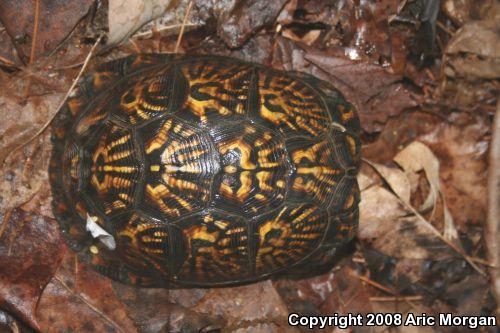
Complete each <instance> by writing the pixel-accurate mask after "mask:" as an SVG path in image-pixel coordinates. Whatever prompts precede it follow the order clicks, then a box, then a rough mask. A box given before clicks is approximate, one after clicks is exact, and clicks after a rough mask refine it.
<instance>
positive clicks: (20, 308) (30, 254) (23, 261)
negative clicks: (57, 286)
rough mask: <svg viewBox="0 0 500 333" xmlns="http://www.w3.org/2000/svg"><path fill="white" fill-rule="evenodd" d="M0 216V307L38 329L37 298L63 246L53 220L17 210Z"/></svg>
mask: <svg viewBox="0 0 500 333" xmlns="http://www.w3.org/2000/svg"><path fill="white" fill-rule="evenodd" d="M11 212H12V214H10V213H11ZM0 217H1V218H2V221H1V222H0V223H1V224H0V305H1V306H2V307H4V308H6V309H8V310H9V311H11V312H12V313H13V314H15V315H16V316H18V317H19V318H22V319H23V320H24V321H25V322H26V323H28V324H29V325H30V326H31V327H33V328H36V329H38V328H39V326H38V325H39V323H38V321H37V318H36V316H35V309H36V306H37V303H38V301H39V297H40V295H41V293H42V291H43V289H44V287H45V285H46V284H47V283H48V282H49V280H50V279H51V278H52V276H53V275H54V273H55V271H56V269H57V268H58V267H59V265H60V263H61V259H62V256H63V254H64V252H65V249H66V247H65V246H64V244H63V242H62V240H61V239H60V236H59V230H58V228H57V226H56V223H55V221H54V220H52V219H48V218H45V217H42V216H38V215H34V214H29V213H25V212H23V211H21V210H19V209H15V210H12V211H8V212H7V213H5V214H2V215H0Z"/></svg>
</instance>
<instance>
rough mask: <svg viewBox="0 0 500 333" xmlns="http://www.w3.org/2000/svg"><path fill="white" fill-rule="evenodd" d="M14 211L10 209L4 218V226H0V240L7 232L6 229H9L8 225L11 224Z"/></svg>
mask: <svg viewBox="0 0 500 333" xmlns="http://www.w3.org/2000/svg"><path fill="white" fill-rule="evenodd" d="M13 210H14V209H13V208H10V209H9V210H7V212H6V213H5V215H4V216H3V219H2V224H1V225H0V238H2V235H3V233H4V232H5V229H7V225H8V224H9V220H10V217H11V216H12V211H13Z"/></svg>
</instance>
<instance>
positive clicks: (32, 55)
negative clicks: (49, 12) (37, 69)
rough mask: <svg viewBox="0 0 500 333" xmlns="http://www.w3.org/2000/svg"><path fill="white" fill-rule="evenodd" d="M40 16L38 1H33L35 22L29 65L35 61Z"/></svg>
mask: <svg viewBox="0 0 500 333" xmlns="http://www.w3.org/2000/svg"><path fill="white" fill-rule="evenodd" d="M39 15H40V0H35V20H34V21H35V22H34V23H33V40H32V41H31V52H30V60H29V64H30V65H31V64H32V63H33V61H34V60H35V49H36V39H37V36H38V20H39Z"/></svg>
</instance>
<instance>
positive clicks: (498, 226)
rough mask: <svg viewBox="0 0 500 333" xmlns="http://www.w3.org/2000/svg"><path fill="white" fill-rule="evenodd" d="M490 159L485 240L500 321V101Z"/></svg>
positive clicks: (492, 129)
mask: <svg viewBox="0 0 500 333" xmlns="http://www.w3.org/2000/svg"><path fill="white" fill-rule="evenodd" d="M491 132H492V135H491V144H490V159H489V167H488V189H487V191H488V220H487V224H486V230H487V232H485V238H486V245H487V246H486V248H487V251H488V258H489V261H490V262H491V263H492V264H493V265H495V266H496V267H495V268H490V269H489V273H490V277H491V279H490V280H491V288H492V290H493V294H494V295H495V299H496V300H497V309H496V315H497V318H498V319H500V306H499V305H498V304H500V285H499V283H498V281H499V280H500V245H499V242H500V100H499V101H498V102H497V110H496V114H495V119H494V121H493V126H492V128H491Z"/></svg>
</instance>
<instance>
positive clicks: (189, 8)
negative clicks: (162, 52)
mask: <svg viewBox="0 0 500 333" xmlns="http://www.w3.org/2000/svg"><path fill="white" fill-rule="evenodd" d="M193 3H194V1H193V0H189V3H188V6H187V9H186V13H185V14H184V19H183V20H182V25H181V31H179V37H177V43H176V44H175V49H174V53H177V52H178V51H179V47H180V46H181V41H182V35H184V29H185V27H186V23H187V19H188V17H189V12H190V11H191V8H192V7H193Z"/></svg>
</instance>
